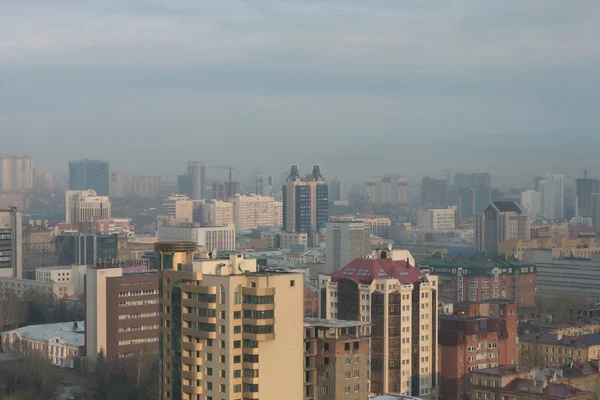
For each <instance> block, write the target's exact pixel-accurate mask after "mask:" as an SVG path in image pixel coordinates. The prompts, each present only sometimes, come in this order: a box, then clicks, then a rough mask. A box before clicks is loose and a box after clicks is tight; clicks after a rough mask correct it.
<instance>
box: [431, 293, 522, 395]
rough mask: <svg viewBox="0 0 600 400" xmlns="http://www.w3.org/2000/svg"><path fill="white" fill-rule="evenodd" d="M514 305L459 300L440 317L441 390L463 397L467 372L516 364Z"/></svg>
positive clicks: (515, 308) (516, 344) (516, 345)
mask: <svg viewBox="0 0 600 400" xmlns="http://www.w3.org/2000/svg"><path fill="white" fill-rule="evenodd" d="M517 326H518V313H517V305H516V304H515V303H510V302H507V301H492V302H469V303H458V304H456V305H455V306H454V314H453V315H445V316H440V331H439V345H440V356H441V360H442V361H441V363H440V364H441V365H440V392H441V394H442V398H444V399H464V398H465V396H466V395H467V394H468V393H469V380H468V374H469V372H471V371H477V370H479V369H486V368H493V367H497V366H499V365H515V364H518V363H519V348H518V334H517Z"/></svg>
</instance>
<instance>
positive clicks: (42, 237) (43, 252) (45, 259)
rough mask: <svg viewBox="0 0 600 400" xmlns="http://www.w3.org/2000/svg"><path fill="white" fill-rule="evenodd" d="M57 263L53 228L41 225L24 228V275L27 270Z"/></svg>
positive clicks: (28, 277)
mask: <svg viewBox="0 0 600 400" xmlns="http://www.w3.org/2000/svg"><path fill="white" fill-rule="evenodd" d="M53 265H56V244H55V243H54V234H53V231H52V230H51V229H48V228H44V227H41V226H29V227H24V228H23V275H24V276H23V277H24V278H27V279H30V278H32V276H26V271H27V270H30V271H31V270H33V269H35V268H36V267H50V266H53Z"/></svg>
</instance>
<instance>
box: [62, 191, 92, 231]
mask: <svg viewBox="0 0 600 400" xmlns="http://www.w3.org/2000/svg"><path fill="white" fill-rule="evenodd" d="M96 196H98V194H97V193H96V191H95V190H92V189H90V190H67V191H66V192H65V223H66V224H70V225H72V224H76V223H77V203H78V201H79V198H83V197H96Z"/></svg>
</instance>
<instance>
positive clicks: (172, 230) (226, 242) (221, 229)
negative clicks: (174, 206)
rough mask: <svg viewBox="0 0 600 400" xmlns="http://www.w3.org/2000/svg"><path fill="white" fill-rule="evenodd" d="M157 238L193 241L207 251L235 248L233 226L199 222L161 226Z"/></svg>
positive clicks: (163, 240)
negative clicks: (203, 224) (208, 224)
mask: <svg viewBox="0 0 600 400" xmlns="http://www.w3.org/2000/svg"><path fill="white" fill-rule="evenodd" d="M158 240H159V241H161V242H173V241H175V242H176V241H183V242H194V243H196V244H197V246H200V247H203V248H205V249H206V250H208V251H212V250H213V249H216V250H218V251H233V250H235V226H234V225H233V224H229V225H227V226H204V227H201V226H200V225H199V224H196V223H194V224H183V225H180V226H169V227H161V228H159V229H158Z"/></svg>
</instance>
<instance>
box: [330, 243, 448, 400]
mask: <svg viewBox="0 0 600 400" xmlns="http://www.w3.org/2000/svg"><path fill="white" fill-rule="evenodd" d="M391 256H392V255H391V252H389V251H388V250H383V251H374V252H373V254H372V255H371V256H370V257H368V258H360V259H355V260H353V261H351V262H350V263H349V264H348V265H346V266H344V267H342V268H340V269H339V270H337V271H336V272H334V273H333V274H332V275H319V291H320V295H321V317H323V318H327V319H340V320H349V321H360V322H366V323H370V324H371V326H370V327H367V328H366V333H367V334H370V335H371V392H372V393H374V394H386V393H392V394H400V395H405V396H420V397H422V398H424V399H432V398H434V397H435V389H436V387H437V376H438V365H437V359H438V356H437V346H438V332H437V331H438V293H437V292H438V282H437V277H436V276H433V275H428V274H426V273H423V272H421V271H420V270H419V268H417V267H416V266H414V264H412V265H411V264H410V259H407V260H403V261H396V260H393V259H392V258H391Z"/></svg>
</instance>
